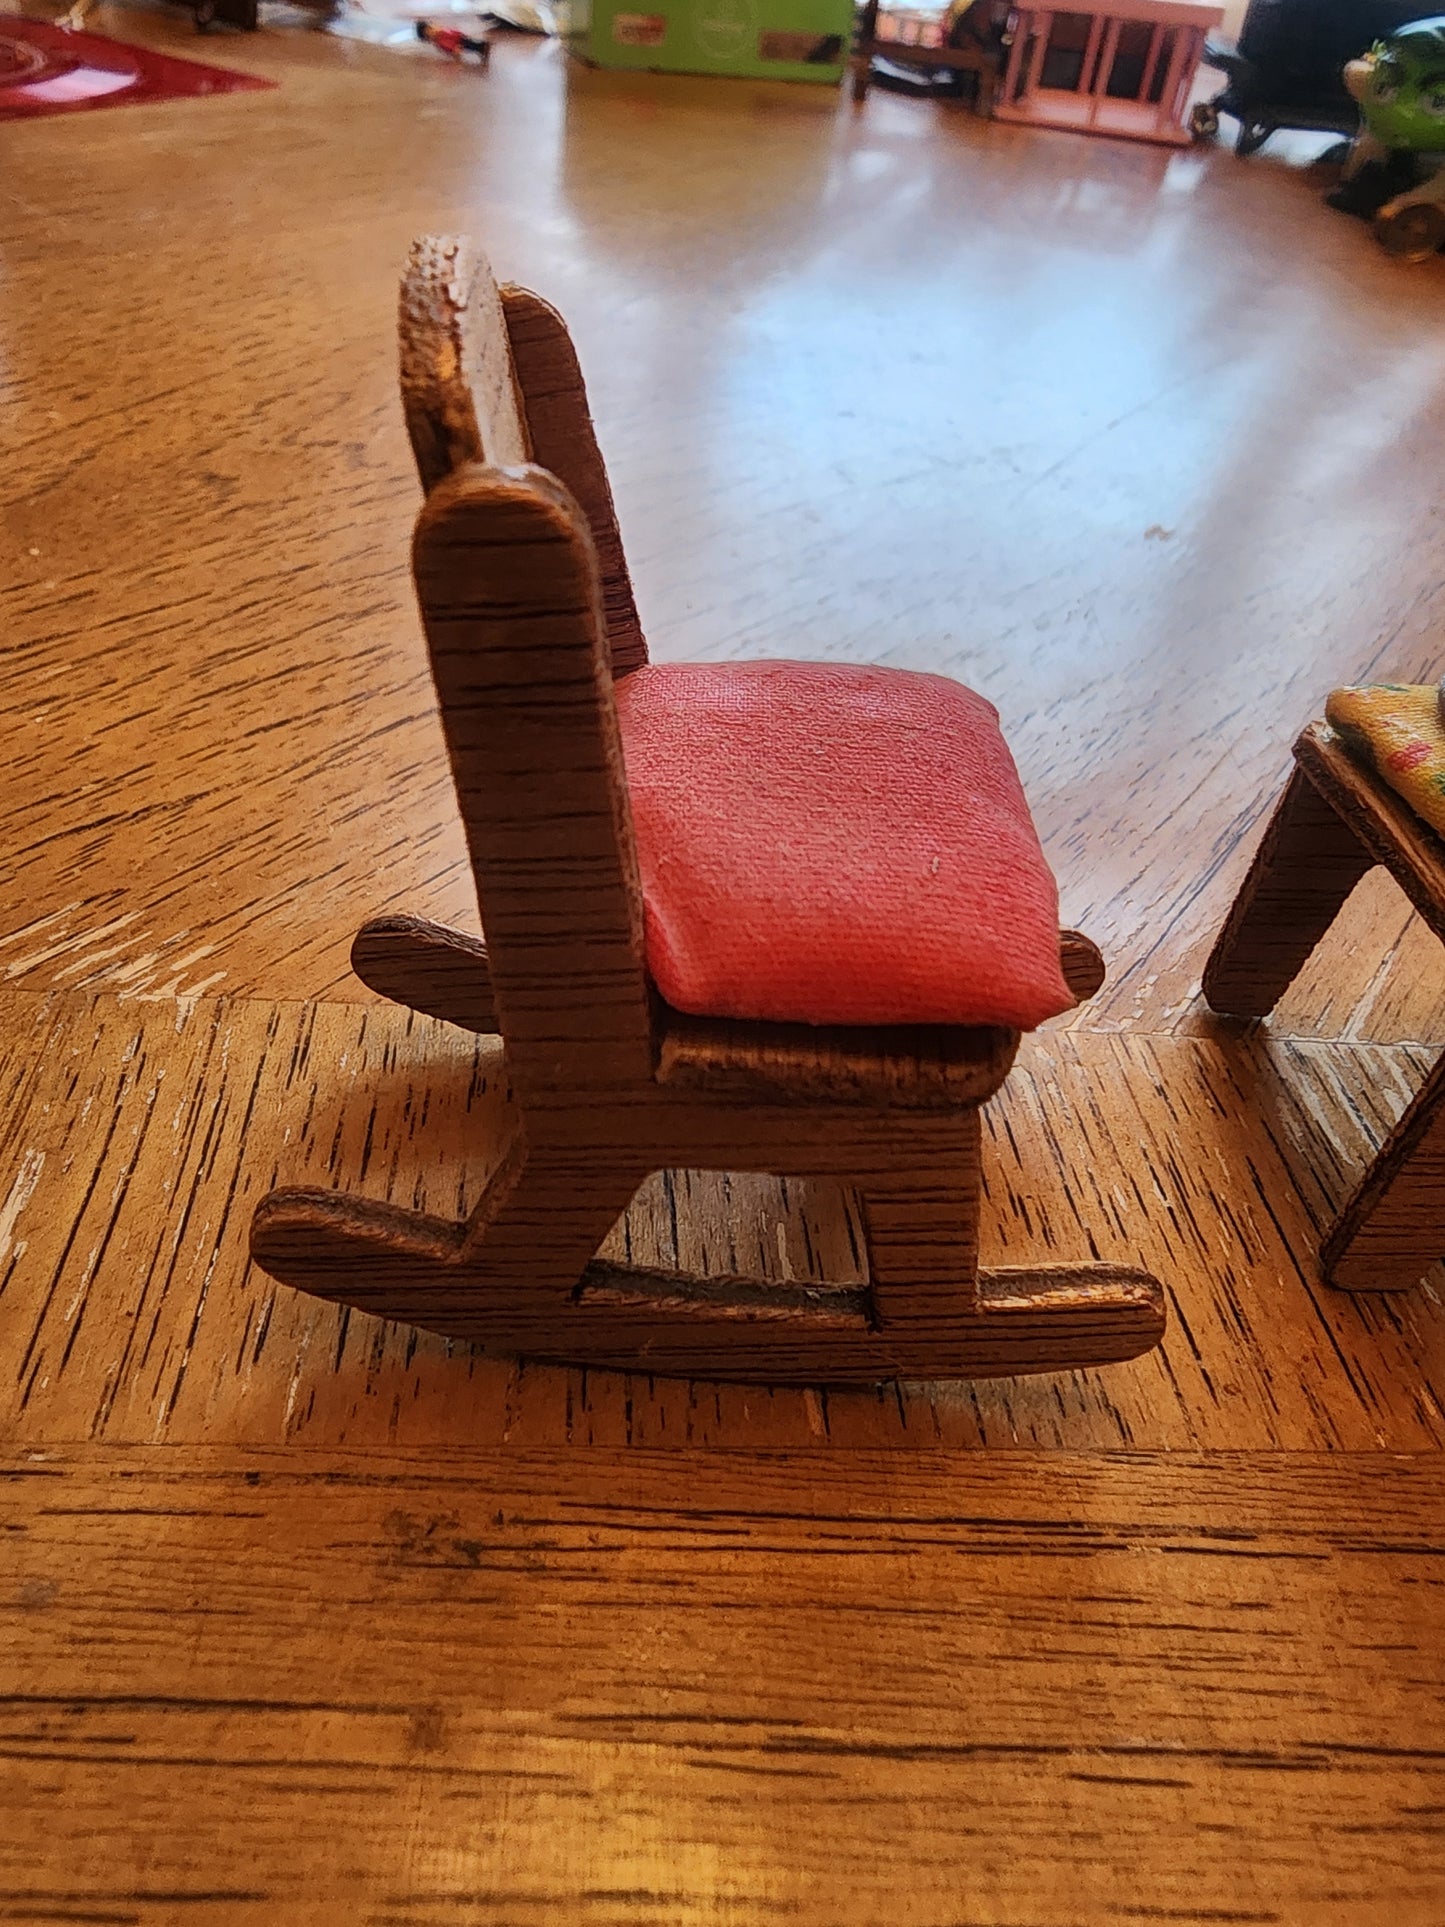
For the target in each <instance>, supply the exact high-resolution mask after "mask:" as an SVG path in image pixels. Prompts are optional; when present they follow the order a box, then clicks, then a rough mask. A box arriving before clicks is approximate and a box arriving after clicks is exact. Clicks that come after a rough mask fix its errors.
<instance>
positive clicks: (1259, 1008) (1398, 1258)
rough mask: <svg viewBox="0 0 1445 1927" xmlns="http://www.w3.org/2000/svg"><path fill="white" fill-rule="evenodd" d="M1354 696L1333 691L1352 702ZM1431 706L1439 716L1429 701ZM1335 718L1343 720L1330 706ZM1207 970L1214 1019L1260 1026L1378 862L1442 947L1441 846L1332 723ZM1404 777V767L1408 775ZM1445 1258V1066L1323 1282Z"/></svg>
mask: <svg viewBox="0 0 1445 1927" xmlns="http://www.w3.org/2000/svg"><path fill="white" fill-rule="evenodd" d="M1351 693H1352V692H1348V691H1339V692H1337V696H1339V697H1347V696H1349V695H1350V694H1351ZM1399 694H1401V695H1411V694H1423V695H1424V697H1425V698H1426V699H1427V700H1428V702H1429V706H1430V708H1431V709H1432V710H1433V709H1434V703H1435V692H1434V691H1433V690H1428V691H1423V692H1410V691H1400V692H1399ZM1331 713H1332V714H1334V713H1336V705H1335V699H1333V698H1332V700H1331ZM1294 757H1295V766H1294V771H1293V773H1292V775H1291V776H1290V779H1289V783H1288V785H1287V786H1286V788H1285V792H1284V794H1283V796H1282V797H1281V798H1280V800H1279V803H1278V805H1277V806H1276V809H1275V812H1274V815H1273V817H1272V818H1271V819H1270V823H1269V826H1268V828H1267V829H1266V831H1265V834H1264V840H1263V842H1262V843H1261V845H1260V848H1259V851H1258V853H1257V854H1256V856H1255V859H1254V862H1253V864H1252V865H1251V866H1250V869H1249V873H1248V874H1247V876H1246V877H1245V879H1244V882H1243V884H1242V885H1241V886H1240V890H1239V894H1238V895H1237V896H1236V898H1235V900H1234V904H1233V907H1232V908H1231V910H1230V913H1229V916H1228V919H1227V920H1226V922H1225V925H1224V928H1223V929H1222V930H1221V931H1220V933H1219V936H1218V938H1217V940H1216V942H1215V945H1214V949H1213V950H1212V951H1211V953H1210V956H1209V961H1208V963H1207V964H1206V966H1205V970H1204V980H1203V989H1204V995H1205V998H1206V1000H1207V1002H1208V1003H1209V1005H1210V1008H1211V1009H1213V1010H1217V1011H1219V1012H1220V1013H1221V1014H1227V1015H1230V1016H1235V1017H1266V1016H1268V1014H1269V1013H1270V1011H1272V1010H1273V1009H1274V1007H1275V1005H1276V1004H1277V1003H1278V1002H1279V1000H1280V998H1281V997H1282V996H1283V995H1284V993H1285V991H1286V990H1287V989H1288V988H1289V986H1290V985H1291V984H1292V983H1293V982H1294V979H1295V978H1296V977H1297V976H1298V975H1299V973H1300V971H1301V970H1303V968H1304V966H1305V964H1306V963H1307V962H1308V961H1309V958H1310V955H1311V953H1312V952H1313V950H1314V949H1315V946H1316V945H1317V944H1318V943H1319V942H1320V941H1321V939H1322V938H1323V937H1324V935H1325V932H1326V931H1327V930H1328V929H1329V928H1330V925H1331V924H1332V923H1333V922H1334V921H1335V918H1336V917H1337V916H1338V915H1339V913H1340V911H1341V910H1342V909H1343V907H1344V904H1345V900H1346V898H1347V897H1348V896H1349V895H1350V892H1351V891H1352V890H1353V889H1354V887H1355V885H1356V884H1357V883H1358V882H1359V881H1360V880H1361V878H1362V877H1363V876H1364V875H1365V874H1366V872H1367V871H1369V870H1373V869H1374V868H1375V867H1376V866H1377V865H1380V864H1383V866H1384V867H1385V869H1387V870H1388V871H1389V873H1390V875H1391V876H1392V877H1393V878H1394V879H1395V881H1396V883H1398V884H1399V885H1400V888H1401V889H1402V890H1403V891H1404V892H1405V895H1406V896H1407V897H1408V898H1409V899H1410V901H1411V903H1412V904H1413V905H1414V906H1415V908H1416V910H1418V911H1419V913H1420V915H1421V916H1422V917H1423V918H1424V920H1425V922H1426V924H1427V925H1428V926H1429V927H1430V929H1431V930H1433V931H1434V933H1435V935H1436V936H1437V937H1439V938H1441V939H1442V941H1445V844H1442V842H1441V839H1440V837H1439V836H1437V834H1436V833H1435V831H1434V830H1432V829H1431V828H1429V826H1428V825H1427V824H1425V823H1423V822H1422V821H1421V820H1420V818H1419V817H1418V816H1417V815H1416V814H1415V812H1414V811H1413V810H1412V809H1410V808H1409V806H1408V805H1407V804H1406V803H1405V802H1404V801H1403V800H1402V798H1401V797H1400V796H1399V795H1398V794H1397V793H1396V792H1395V790H1394V789H1393V788H1392V787H1391V786H1390V785H1389V784H1388V783H1386V782H1385V781H1384V780H1383V779H1382V778H1381V777H1380V776H1379V775H1377V774H1376V773H1375V771H1374V770H1372V769H1370V768H1369V767H1367V766H1366V765H1365V764H1364V763H1363V762H1362V761H1361V760H1360V758H1359V757H1357V756H1352V755H1351V754H1350V752H1349V750H1348V749H1347V748H1346V746H1345V742H1344V740H1343V738H1342V736H1341V734H1340V733H1339V731H1337V730H1336V729H1335V728H1332V727H1331V726H1330V724H1329V723H1324V722H1316V723H1311V724H1310V725H1309V727H1308V728H1307V729H1306V730H1305V731H1304V733H1303V734H1302V735H1301V736H1300V738H1299V740H1298V742H1297V743H1296V744H1295V746H1294ZM1406 767H1408V764H1406ZM1442 1255H1445V1057H1442V1058H1441V1059H1440V1061H1439V1062H1438V1063H1437V1064H1436V1065H1435V1067H1434V1069H1433V1070H1432V1071H1431V1072H1430V1074H1429V1076H1428V1077H1427V1078H1426V1080H1425V1082H1424V1084H1423V1085H1422V1086H1421V1088H1420V1090H1419V1092H1418V1093H1417V1094H1416V1096H1415V1098H1414V1101H1413V1102H1412V1103H1411V1104H1410V1106H1409V1107H1408V1109H1407V1110H1406V1111H1405V1113H1404V1115H1403V1116H1402V1117H1401V1118H1400V1120H1399V1122H1398V1123H1397V1124H1396V1126H1395V1128H1394V1130H1393V1131H1391V1133H1390V1134H1389V1137H1388V1138H1387V1139H1386V1141H1385V1143H1384V1144H1383V1146H1382V1147H1381V1149H1380V1151H1379V1153H1378V1154H1377V1156H1376V1157H1375V1159H1374V1161H1373V1162H1372V1163H1371V1165H1370V1167H1369V1169H1368V1170H1367V1171H1366V1172H1365V1174H1364V1176H1363V1178H1362V1179H1361V1180H1360V1182H1359V1184H1358V1185H1357V1186H1356V1188H1355V1190H1354V1193H1353V1194H1352V1195H1351V1197H1350V1198H1349V1199H1347V1201H1346V1203H1345V1205H1344V1207H1343V1209H1342V1210H1341V1211H1340V1214H1339V1216H1338V1217H1337V1218H1336V1220H1335V1222H1334V1224H1333V1225H1332V1226H1331V1228H1330V1230H1329V1231H1328V1232H1327V1233H1326V1236H1325V1240H1324V1244H1323V1246H1322V1248H1321V1253H1320V1262H1321V1267H1322V1269H1323V1271H1324V1274H1325V1277H1326V1278H1327V1279H1328V1280H1329V1282H1330V1283H1331V1284H1333V1285H1337V1286H1339V1287H1341V1288H1342V1289H1344V1290H1348V1291H1399V1290H1403V1289H1404V1288H1406V1287H1408V1286H1410V1285H1413V1284H1416V1283H1417V1282H1418V1281H1419V1279H1420V1277H1421V1275H1422V1273H1423V1272H1425V1271H1426V1270H1427V1269H1428V1268H1429V1266H1430V1265H1432V1264H1433V1263H1434V1262H1435V1260H1436V1259H1437V1258H1439V1257H1441V1256H1442Z"/></svg>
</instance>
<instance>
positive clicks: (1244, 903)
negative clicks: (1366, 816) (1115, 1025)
mask: <svg viewBox="0 0 1445 1927" xmlns="http://www.w3.org/2000/svg"><path fill="white" fill-rule="evenodd" d="M1374 863H1375V859H1374V857H1373V856H1372V855H1371V854H1370V852H1369V851H1368V850H1367V849H1366V848H1365V846H1364V845H1363V844H1362V843H1361V842H1360V841H1359V839H1358V837H1356V835H1355V833H1354V831H1353V830H1351V828H1350V827H1349V825H1348V824H1347V823H1346V822H1345V821H1344V820H1343V818H1341V817H1340V816H1339V815H1337V814H1336V812H1335V810H1334V809H1333V808H1332V807H1331V806H1330V804H1329V803H1327V802H1326V801H1325V799H1324V797H1323V796H1321V795H1320V793H1319V791H1318V790H1317V789H1316V788H1315V786H1314V784H1313V783H1311V782H1310V780H1309V778H1308V777H1307V776H1306V775H1305V774H1304V772H1303V771H1302V770H1301V769H1299V768H1296V769H1295V770H1294V771H1293V772H1292V774H1291V776H1290V779H1289V783H1288V786H1287V787H1286V789H1285V793H1284V795H1283V796H1282V797H1281V798H1280V800H1279V803H1278V805H1277V807H1276V809H1275V812H1274V815H1273V817H1272V818H1271V819H1270V823H1269V827H1268V828H1267V829H1266V831H1265V833H1264V841H1263V842H1262V843H1261V844H1260V846H1259V850H1258V852H1257V854H1256V856H1255V859H1254V862H1253V863H1252V864H1251V865H1250V867H1249V874H1248V875H1247V876H1246V877H1245V879H1244V882H1243V884H1242V885H1241V886H1240V890H1239V894H1238V896H1236V898H1235V899H1234V903H1233V906H1232V907H1231V909H1230V912H1229V916H1228V918H1227V919H1226V921H1225V925H1224V928H1223V929H1222V930H1221V931H1220V933H1219V936H1218V938H1217V940H1216V941H1215V945H1214V948H1213V950H1212V951H1211V952H1210V953H1209V961H1208V963H1207V964H1206V965H1205V966H1204V986H1203V987H1204V995H1205V999H1206V1001H1207V1002H1208V1004H1209V1007H1210V1009H1211V1010H1217V1011H1220V1012H1222V1013H1226V1014H1228V1015H1230V1016H1234V1017H1264V1016H1267V1015H1268V1014H1269V1012H1270V1011H1271V1010H1273V1009H1274V1007H1275V1005H1276V1004H1277V1003H1278V1002H1279V1000H1280V998H1281V997H1282V996H1283V995H1284V993H1285V991H1286V990H1287V989H1288V988H1289V986H1290V984H1292V983H1293V982H1294V979H1295V978H1296V977H1297V976H1298V975H1299V973H1300V971H1301V970H1302V969H1303V968H1304V966H1305V964H1306V963H1307V962H1308V960H1309V956H1310V953H1311V951H1313V949H1314V948H1315V945H1316V944H1317V943H1318V942H1319V941H1320V939H1321V938H1322V937H1323V936H1324V934H1325V932H1326V931H1327V930H1328V929H1329V927H1330V925H1331V924H1332V923H1333V922H1334V920H1335V918H1336V917H1337V916H1338V915H1339V913H1340V910H1341V908H1342V907H1343V905H1344V901H1345V899H1346V897H1348V896H1349V894H1350V892H1351V890H1353V889H1354V887H1355V885H1356V884H1357V883H1358V882H1359V881H1360V879H1361V877H1363V876H1364V875H1365V873H1366V872H1367V871H1368V870H1370V869H1372V868H1373V867H1374Z"/></svg>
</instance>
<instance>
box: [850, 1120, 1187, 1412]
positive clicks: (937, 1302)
mask: <svg viewBox="0 0 1445 1927" xmlns="http://www.w3.org/2000/svg"><path fill="white" fill-rule="evenodd" d="M970 1122H971V1129H970V1130H969V1132H968V1135H967V1137H966V1138H965V1140H964V1142H963V1144H962V1146H961V1147H960V1148H959V1150H958V1151H957V1152H956V1154H955V1156H954V1158H953V1159H952V1162H951V1168H944V1169H942V1170H940V1169H939V1168H937V1167H935V1169H933V1170H930V1171H920V1172H918V1173H917V1174H916V1175H914V1174H908V1175H905V1176H897V1175H890V1176H889V1177H887V1178H886V1179H880V1180H879V1181H877V1182H875V1183H872V1184H870V1183H868V1182H866V1181H865V1183H864V1184H863V1186H862V1189H861V1194H860V1195H861V1199H862V1206H863V1223H864V1230H865V1235H866V1238H867V1244H868V1263H869V1273H870V1278H871V1283H872V1299H873V1312H874V1317H875V1319H876V1321H877V1326H878V1339H879V1343H880V1345H881V1346H882V1347H884V1348H885V1349H886V1350H887V1352H888V1353H889V1355H890V1356H891V1358H892V1359H893V1361H894V1370H895V1375H896V1376H898V1377H900V1378H913V1377H919V1378H922V1377H957V1378H995V1377H1008V1376H1012V1375H1014V1374H1015V1373H1023V1372H1041V1371H1048V1372H1058V1371H1069V1370H1072V1369H1073V1368H1075V1367H1077V1366H1083V1365H1107V1364H1115V1363H1117V1362H1119V1361H1120V1360H1122V1359H1127V1358H1137V1357H1138V1356H1139V1355H1140V1353H1141V1352H1146V1351H1149V1350H1150V1349H1151V1348H1152V1347H1153V1346H1154V1345H1157V1344H1158V1342H1159V1340H1160V1338H1161V1337H1162V1336H1163V1332H1164V1295H1163V1292H1162V1291H1161V1289H1160V1287H1159V1285H1158V1283H1157V1281H1156V1280H1155V1279H1153V1278H1151V1277H1150V1276H1149V1274H1148V1273H1147V1272H1143V1271H1137V1270H1134V1269H1132V1268H1130V1267H1128V1266H1123V1265H1103V1264H1093V1265H1041V1266H1030V1267H1024V1266H1019V1267H1016V1268H1015V1267H1011V1268H1009V1269H1007V1270H1002V1271H984V1272H981V1271H980V1270H979V1269H978V1202H979V1190H980V1173H979V1151H978V1146H979V1114H978V1112H977V1111H975V1112H973V1113H972V1117H971V1120H970Z"/></svg>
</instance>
